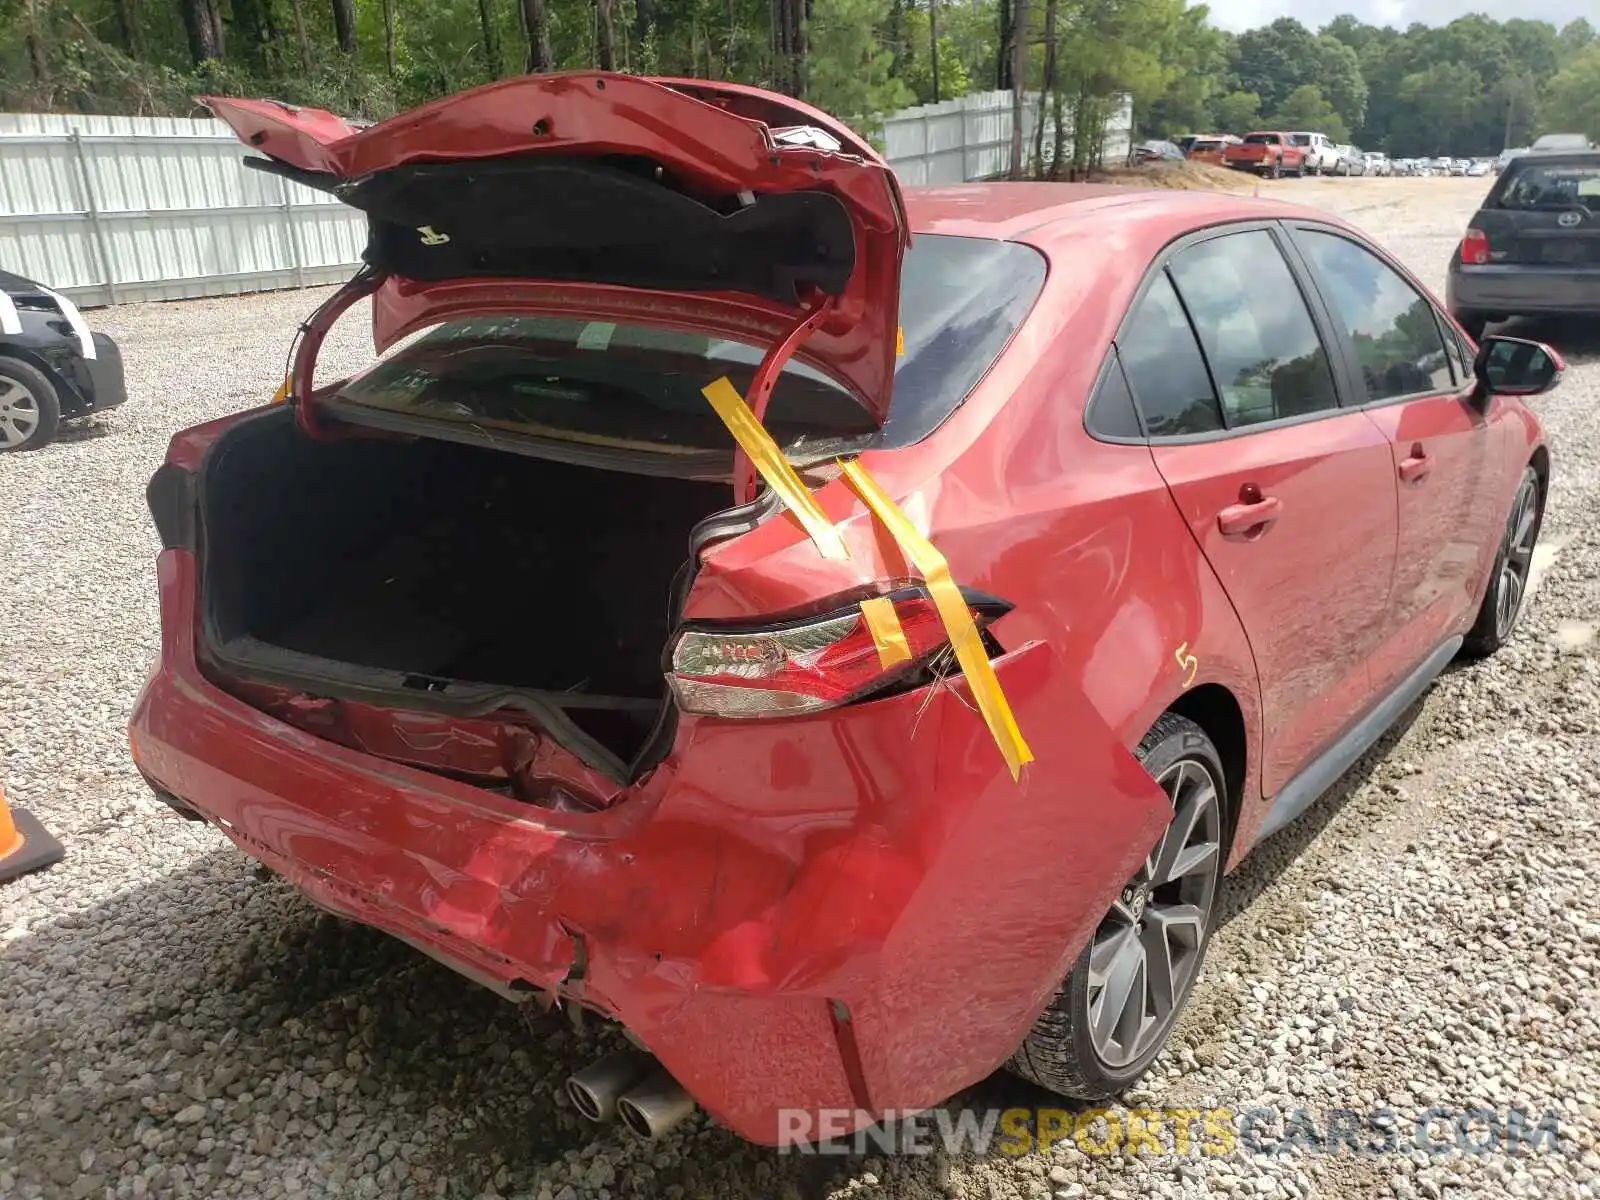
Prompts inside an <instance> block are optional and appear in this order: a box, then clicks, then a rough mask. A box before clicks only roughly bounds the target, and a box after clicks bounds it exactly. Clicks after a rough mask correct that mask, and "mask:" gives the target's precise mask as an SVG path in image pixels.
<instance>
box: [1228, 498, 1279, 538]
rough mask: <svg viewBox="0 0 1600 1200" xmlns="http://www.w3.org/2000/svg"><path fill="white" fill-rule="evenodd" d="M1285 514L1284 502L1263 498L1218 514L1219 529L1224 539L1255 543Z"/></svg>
mask: <svg viewBox="0 0 1600 1200" xmlns="http://www.w3.org/2000/svg"><path fill="white" fill-rule="evenodd" d="M1282 512H1283V501H1282V500H1279V499H1278V498H1277V497H1276V496H1262V497H1261V498H1260V499H1259V500H1251V501H1248V502H1246V503H1244V504H1230V505H1228V507H1227V508H1225V509H1223V510H1222V511H1221V512H1219V513H1218V514H1217V528H1218V529H1219V530H1221V532H1222V536H1223V537H1228V538H1244V539H1245V540H1247V541H1253V540H1254V539H1255V538H1258V537H1260V536H1261V535H1262V534H1263V533H1265V532H1266V531H1267V530H1268V529H1269V528H1270V527H1271V526H1272V523H1273V522H1274V521H1276V520H1277V519H1278V517H1279V515H1280V514H1281V513H1282Z"/></svg>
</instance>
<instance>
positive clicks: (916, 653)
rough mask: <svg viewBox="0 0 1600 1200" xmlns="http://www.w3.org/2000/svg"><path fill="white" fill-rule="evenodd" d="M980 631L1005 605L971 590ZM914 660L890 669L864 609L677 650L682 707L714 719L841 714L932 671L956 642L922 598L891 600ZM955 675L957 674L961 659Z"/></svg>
mask: <svg viewBox="0 0 1600 1200" xmlns="http://www.w3.org/2000/svg"><path fill="white" fill-rule="evenodd" d="M963 592H964V594H965V596H966V598H967V602H968V606H969V608H970V609H971V611H972V616H973V620H975V621H976V622H977V623H978V627H979V628H980V629H982V628H983V626H984V624H985V623H986V622H987V621H988V620H990V619H992V618H994V617H996V616H999V615H1000V614H1002V613H1004V612H1006V611H1007V610H1008V609H1009V608H1010V606H1009V605H1008V604H1006V603H1005V602H1004V601H999V600H995V599H993V598H992V597H988V596H983V595H982V594H981V593H977V592H972V591H968V590H966V589H963ZM890 599H891V600H892V601H893V603H894V609H895V615H896V616H897V617H898V618H899V620H900V629H901V632H902V633H904V635H905V639H906V645H907V647H908V648H909V649H910V651H911V658H910V659H909V661H905V662H900V663H896V664H895V665H894V666H891V667H888V668H885V667H884V665H883V663H882V661H881V659H880V658H879V656H878V649H877V644H876V643H875V642H874V641H873V639H872V632H871V630H870V629H868V627H867V623H866V619H865V618H864V617H863V616H862V614H861V609H860V606H859V605H851V606H850V607H849V608H841V609H839V610H838V611H836V612H831V613H829V614H827V615H826V616H821V617H815V618H811V619H809V620H805V621H795V622H788V623H785V624H782V625H772V626H767V627H761V628H752V627H741V628H737V629H736V628H731V627H725V628H716V629H712V628H697V629H686V630H685V631H684V632H683V633H682V634H681V635H680V636H679V638H678V642H677V644H676V645H675V646H674V647H673V650H672V673H671V675H670V676H669V680H670V682H671V684H672V690H673V693H674V694H675V695H676V697H677V700H678V706H679V707H680V708H682V709H683V710H684V711H685V712H692V713H701V714H704V715H707V716H717V717H730V718H753V717H772V716H784V715H790V714H797V713H807V712H818V711H821V710H823V709H828V708H837V707H839V706H840V705H843V704H848V703H850V702H851V701H853V700H859V699H862V698H863V697H865V696H868V695H871V694H873V693H875V692H878V691H881V690H883V689H884V688H886V687H888V686H890V685H891V684H893V683H896V682H899V681H901V680H903V679H905V678H906V677H907V676H910V675H914V674H916V673H918V672H920V671H925V670H926V669H927V668H928V666H929V665H930V662H931V660H933V659H934V658H935V657H936V656H937V655H938V653H939V651H941V650H943V649H944V648H945V647H946V646H948V645H949V638H948V637H947V636H946V634H945V629H944V623H943V622H942V621H941V620H940V619H939V611H938V609H937V608H936V607H935V605H934V603H933V601H932V600H931V599H930V598H929V597H928V596H926V595H925V594H923V593H921V592H915V593H904V592H902V593H896V594H895V595H894V596H892V597H890ZM950 670H951V671H952V672H955V671H956V670H958V668H957V667H956V666H955V661H954V657H953V656H952V658H951V662H950Z"/></svg>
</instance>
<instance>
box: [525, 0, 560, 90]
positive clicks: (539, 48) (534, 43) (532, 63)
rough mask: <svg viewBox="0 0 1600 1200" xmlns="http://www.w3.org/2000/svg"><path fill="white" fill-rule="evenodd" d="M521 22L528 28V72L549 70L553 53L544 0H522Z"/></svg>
mask: <svg viewBox="0 0 1600 1200" xmlns="http://www.w3.org/2000/svg"><path fill="white" fill-rule="evenodd" d="M522 23H523V24H524V25H526V26H527V28H528V73H529V74H530V75H537V74H540V73H542V72H544V71H548V70H550V67H551V65H552V63H553V62H554V61H555V54H554V53H553V52H552V51H551V49H550V18H549V15H548V14H547V13H546V11H545V0H522Z"/></svg>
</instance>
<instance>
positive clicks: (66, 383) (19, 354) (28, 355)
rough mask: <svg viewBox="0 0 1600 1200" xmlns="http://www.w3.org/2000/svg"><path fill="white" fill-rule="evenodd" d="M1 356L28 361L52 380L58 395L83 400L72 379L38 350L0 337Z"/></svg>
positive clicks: (51, 382) (51, 383) (51, 384)
mask: <svg viewBox="0 0 1600 1200" xmlns="http://www.w3.org/2000/svg"><path fill="white" fill-rule="evenodd" d="M0 358H14V359H16V360H17V361H18V362H24V363H27V364H28V365H29V366H30V367H32V368H33V369H34V370H35V371H38V372H39V373H40V374H41V375H43V376H44V377H45V378H46V379H48V380H49V381H50V386H52V387H53V388H55V389H56V394H57V396H58V397H61V396H63V395H64V396H68V397H71V398H72V399H73V400H76V401H78V402H80V403H81V402H82V400H83V396H82V394H81V393H80V392H79V391H78V389H77V388H76V387H74V386H73V385H72V381H71V380H70V379H67V378H66V377H64V376H63V375H62V374H61V372H60V371H58V370H56V369H55V367H53V366H51V365H50V363H49V361H48V360H46V359H45V357H44V356H43V355H41V354H40V353H39V352H38V351H36V350H30V349H29V348H28V347H27V346H24V345H22V344H20V343H18V342H14V341H7V340H6V339H4V338H0Z"/></svg>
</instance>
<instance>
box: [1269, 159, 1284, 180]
mask: <svg viewBox="0 0 1600 1200" xmlns="http://www.w3.org/2000/svg"><path fill="white" fill-rule="evenodd" d="M1282 175H1283V160H1282V159H1274V160H1273V163H1272V165H1271V166H1270V167H1268V168H1267V178H1268V179H1279V178H1281V177H1282Z"/></svg>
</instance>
